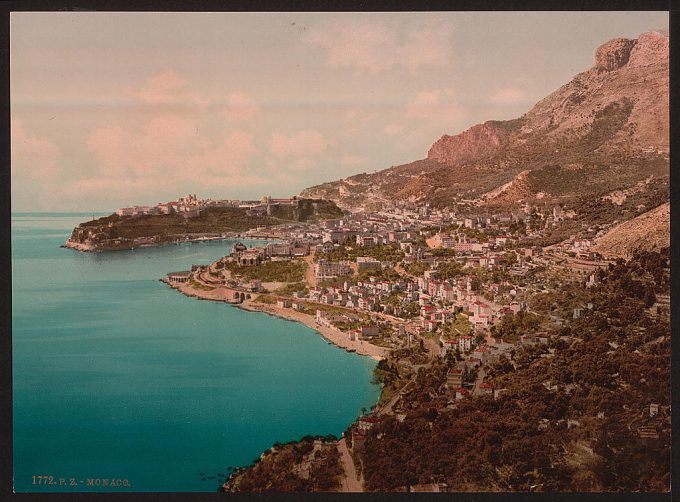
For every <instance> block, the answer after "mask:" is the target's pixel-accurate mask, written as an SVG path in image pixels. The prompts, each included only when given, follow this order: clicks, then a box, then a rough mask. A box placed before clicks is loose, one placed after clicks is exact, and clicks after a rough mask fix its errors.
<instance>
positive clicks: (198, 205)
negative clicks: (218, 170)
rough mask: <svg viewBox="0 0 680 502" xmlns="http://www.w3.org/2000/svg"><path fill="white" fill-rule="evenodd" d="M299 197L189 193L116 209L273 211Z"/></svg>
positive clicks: (134, 212)
mask: <svg viewBox="0 0 680 502" xmlns="http://www.w3.org/2000/svg"><path fill="white" fill-rule="evenodd" d="M297 203H298V199H297V197H290V198H280V199H277V198H273V197H271V196H270V195H265V196H264V197H262V198H261V199H260V200H226V199H222V200H216V199H209V198H208V199H199V198H198V197H196V194H189V195H186V196H184V197H180V198H179V199H177V200H173V201H170V202H160V203H158V204H156V205H155V206H130V207H121V208H120V209H118V210H117V211H116V214H117V215H118V216H142V215H161V214H181V215H183V216H185V217H187V218H194V217H196V216H199V215H200V213H201V211H203V210H204V209H207V208H210V207H236V208H243V209H247V210H249V211H254V212H267V213H271V208H272V207H273V206H277V205H295V204H297Z"/></svg>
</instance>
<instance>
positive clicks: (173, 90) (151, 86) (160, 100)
mask: <svg viewBox="0 0 680 502" xmlns="http://www.w3.org/2000/svg"><path fill="white" fill-rule="evenodd" d="M129 94H130V95H131V96H133V97H134V98H136V99H138V100H139V101H141V102H142V103H144V104H147V105H154V106H168V105H183V106H199V107H202V106H205V105H206V104H207V103H208V100H207V98H206V97H205V96H203V95H201V94H200V93H197V92H194V91H191V90H189V89H187V79H186V78H185V77H183V76H182V75H180V74H179V73H177V72H175V71H172V70H168V71H163V72H160V73H157V74H155V75H153V76H152V77H150V78H149V79H147V81H146V82H145V83H144V85H143V86H142V88H141V89H138V90H132V91H129Z"/></svg>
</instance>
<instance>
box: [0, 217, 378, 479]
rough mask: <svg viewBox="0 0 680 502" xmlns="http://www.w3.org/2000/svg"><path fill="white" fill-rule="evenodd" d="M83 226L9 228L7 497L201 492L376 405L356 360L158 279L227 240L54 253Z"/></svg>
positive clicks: (338, 429) (45, 220) (32, 221)
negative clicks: (38, 480) (45, 481)
mask: <svg viewBox="0 0 680 502" xmlns="http://www.w3.org/2000/svg"><path fill="white" fill-rule="evenodd" d="M90 217H91V215H84V214H79V215H68V214H64V213H59V214H54V215H49V214H43V213H31V214H15V215H13V216H12V343H13V348H12V362H13V413H14V421H13V434H14V437H13V439H14V459H13V460H14V489H15V491H17V492H31V491H123V490H129V491H186V492H196V491H215V490H216V489H217V487H218V486H219V485H220V484H221V482H222V478H223V476H222V475H224V474H226V470H227V468H228V467H229V466H240V465H244V464H248V463H250V462H251V461H252V460H254V459H255V458H256V457H258V456H259V455H260V453H261V452H262V451H264V450H265V449H267V448H269V447H270V446H271V445H272V444H273V443H275V442H287V441H290V440H294V439H299V438H300V437H301V436H303V435H306V434H312V435H317V434H321V435H326V434H335V435H336V436H340V434H341V433H342V432H343V431H344V430H345V429H346V427H347V426H348V425H349V424H350V423H351V422H352V421H353V420H354V418H355V417H356V416H357V415H359V414H360V413H361V411H362V409H363V408H370V407H371V406H372V405H373V404H374V403H375V402H376V400H377V398H378V396H379V387H378V386H376V385H374V384H372V383H371V375H372V371H373V368H374V367H375V361H373V360H371V359H370V358H367V357H362V356H358V355H356V354H350V353H347V352H346V351H344V350H342V349H339V348H337V347H335V346H332V345H329V344H328V343H327V342H326V341H325V340H324V339H323V338H322V337H321V336H320V335H319V334H318V333H316V332H314V331H313V330H311V329H309V328H308V327H306V326H303V325H300V324H298V323H294V322H290V321H286V320H283V319H279V318H275V317H271V316H268V315H265V314H261V313H252V312H246V311H243V310H240V309H238V308H236V307H233V306H230V305H226V304H224V303H217V302H209V301H201V300H196V299H193V298H187V297H185V296H183V295H181V294H179V293H177V292H176V291H174V290H172V289H170V288H168V287H167V286H166V285H165V284H163V283H161V282H159V281H158V279H159V278H161V277H163V276H164V275H165V274H167V273H168V272H173V271H179V270H186V269H188V268H189V267H190V266H191V265H192V264H207V263H210V262H211V261H214V260H215V259H217V258H219V257H221V256H224V255H225V254H228V253H229V252H230V249H231V244H232V241H211V242H202V243H184V244H181V245H167V246H161V247H155V248H141V249H135V250H134V251H114V252H106V253H80V252H78V251H74V250H70V249H63V248H60V247H59V246H60V245H61V244H63V243H64V241H65V240H66V238H67V237H68V235H69V233H70V231H71V229H72V228H73V227H74V226H75V225H77V224H78V223H79V222H81V221H85V220H87V219H89V218H90ZM245 243H246V244H247V245H249V246H250V245H254V244H257V242H256V241H245ZM33 476H53V479H54V481H55V483H56V484H53V485H38V484H33V483H34V478H33ZM59 478H64V480H65V482H66V485H65V486H64V485H60V484H59ZM70 479H75V480H76V483H77V485H76V486H70V483H69V480H70ZM88 479H91V480H94V479H125V480H127V481H128V483H129V485H130V486H128V487H124V486H123V487H121V486H118V487H115V488H102V487H101V486H88V484H87V480H88Z"/></svg>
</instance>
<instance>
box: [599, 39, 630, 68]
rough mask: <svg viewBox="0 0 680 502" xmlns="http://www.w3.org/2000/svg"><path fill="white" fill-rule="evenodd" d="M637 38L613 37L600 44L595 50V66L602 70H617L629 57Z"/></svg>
mask: <svg viewBox="0 0 680 502" xmlns="http://www.w3.org/2000/svg"><path fill="white" fill-rule="evenodd" d="M636 43H637V40H630V39H628V38H615V39H613V40H610V41H609V42H607V43H606V44H602V45H601V46H600V47H598V48H597V50H596V51H595V68H597V69H598V70H604V71H613V70H618V69H619V68H621V67H622V66H624V65H625V64H626V63H628V59H630V52H631V50H633V47H635V44H636Z"/></svg>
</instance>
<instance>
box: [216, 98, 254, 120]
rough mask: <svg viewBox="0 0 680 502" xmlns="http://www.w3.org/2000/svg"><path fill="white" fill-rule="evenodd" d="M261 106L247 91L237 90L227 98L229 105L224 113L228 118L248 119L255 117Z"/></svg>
mask: <svg viewBox="0 0 680 502" xmlns="http://www.w3.org/2000/svg"><path fill="white" fill-rule="evenodd" d="M259 110H260V107H259V105H258V104H257V103H256V102H255V100H254V99H253V97H252V96H250V95H249V94H247V93H245V92H235V93H232V94H230V95H229V97H228V98H227V106H226V107H224V110H223V111H222V115H223V116H224V118H226V119H227V120H234V121H235V120H247V119H251V118H253V117H254V116H255V115H256V114H257V112H259Z"/></svg>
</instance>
